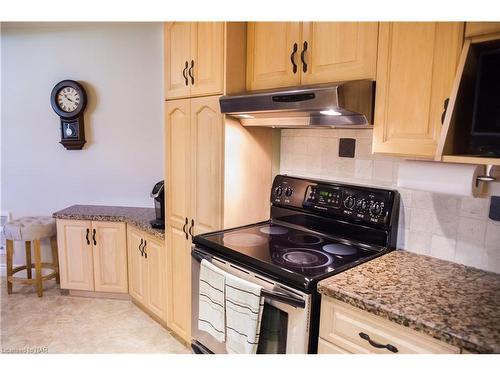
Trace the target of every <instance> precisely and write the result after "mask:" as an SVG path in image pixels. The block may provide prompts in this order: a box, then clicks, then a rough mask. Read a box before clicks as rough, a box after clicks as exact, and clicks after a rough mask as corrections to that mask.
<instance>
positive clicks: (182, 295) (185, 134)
mask: <svg viewBox="0 0 500 375" xmlns="http://www.w3.org/2000/svg"><path fill="white" fill-rule="evenodd" d="M165 126H166V130H165V136H166V140H165V142H166V146H165V149H166V150H167V154H166V158H167V160H166V162H165V166H166V171H165V176H166V181H167V199H166V202H167V208H166V220H167V223H166V238H167V248H168V255H167V264H168V267H167V270H168V271H167V274H168V282H167V285H168V296H167V301H168V308H167V312H168V314H167V324H168V326H169V328H170V329H172V330H173V331H174V332H176V333H177V334H178V335H179V336H180V337H181V338H183V339H184V340H186V341H187V342H189V341H190V340H191V327H190V324H191V240H192V238H193V236H194V235H198V234H202V233H206V232H211V231H215V230H219V229H222V227H224V228H228V227H233V226H238V225H244V224H249V223H251V222H255V221H262V220H265V219H267V218H268V215H269V191H268V189H267V188H265V187H266V186H270V184H271V181H272V177H273V175H272V151H271V150H272V149H273V139H274V138H273V132H272V130H271V129H246V128H244V127H242V126H241V125H240V124H239V123H238V122H237V121H235V120H233V119H230V118H226V117H225V116H224V115H222V114H221V113H220V106H219V97H218V96H210V97H203V98H193V99H181V100H172V101H167V102H166V104H165ZM266 184H267V185H266Z"/></svg>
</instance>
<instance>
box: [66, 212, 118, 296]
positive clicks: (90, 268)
mask: <svg viewBox="0 0 500 375" xmlns="http://www.w3.org/2000/svg"><path fill="white" fill-rule="evenodd" d="M125 238H126V232H125V224H124V223H116V222H105V221H88V220H62V219H57V244H58V252H59V268H60V274H61V288H63V289H70V290H85V291H95V292H113V293H127V292H128V279H127V255H126V239H125Z"/></svg>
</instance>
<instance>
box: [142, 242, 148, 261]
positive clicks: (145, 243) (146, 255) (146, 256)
mask: <svg viewBox="0 0 500 375" xmlns="http://www.w3.org/2000/svg"><path fill="white" fill-rule="evenodd" d="M147 244H148V242H147V241H146V240H144V246H143V247H142V251H144V258H146V259H148V253H147V251H146V245H147Z"/></svg>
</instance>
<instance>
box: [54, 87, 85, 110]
mask: <svg viewBox="0 0 500 375" xmlns="http://www.w3.org/2000/svg"><path fill="white" fill-rule="evenodd" d="M56 100H57V105H58V106H59V108H60V109H61V110H62V111H64V112H68V113H69V112H73V111H75V110H76V109H77V108H78V105H79V104H80V100H81V97H80V93H79V92H78V91H77V90H75V89H74V88H73V87H70V86H66V87H63V88H62V89H61V90H59V92H58V93H57V96H56Z"/></svg>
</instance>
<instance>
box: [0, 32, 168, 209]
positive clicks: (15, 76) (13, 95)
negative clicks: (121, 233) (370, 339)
mask: <svg viewBox="0 0 500 375" xmlns="http://www.w3.org/2000/svg"><path fill="white" fill-rule="evenodd" d="M1 27H2V29H1V76H2V77H1V110H2V113H1V131H2V134H1V147H2V150H1V156H2V164H1V166H2V171H1V178H2V192H1V198H2V202H1V210H2V212H10V213H11V214H12V217H13V218H17V217H20V216H25V215H51V214H52V213H53V212H54V211H57V210H59V209H62V208H64V207H66V206H69V205H72V204H76V203H81V204H103V205H124V206H150V207H152V205H153V202H152V200H151V198H150V197H149V193H150V191H151V189H152V187H153V185H154V183H155V182H157V181H158V180H160V179H162V178H163V130H162V128H163V126H162V124H163V101H162V97H163V77H162V74H163V66H162V64H163V42H162V35H163V34H162V24H161V23H72V24H71V23H60V24H56V23H36V24H29V23H28V24H8V23H2V25H1ZM63 79H74V80H77V81H81V82H83V84H84V86H85V88H86V91H87V95H88V106H87V110H86V114H85V132H86V138H87V144H86V145H85V147H84V149H83V150H80V151H70V150H66V149H65V148H64V147H63V146H62V145H60V144H59V143H58V142H59V141H60V121H59V117H58V116H57V115H56V114H55V113H54V111H53V110H52V108H51V106H50V92H51V90H52V88H53V86H54V85H55V84H56V83H57V82H59V81H61V80H63Z"/></svg>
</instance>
